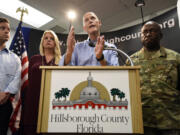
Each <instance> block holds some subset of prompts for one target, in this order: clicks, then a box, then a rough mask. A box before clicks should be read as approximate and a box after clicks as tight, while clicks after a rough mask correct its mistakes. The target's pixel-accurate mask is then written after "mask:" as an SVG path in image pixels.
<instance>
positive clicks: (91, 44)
mask: <svg viewBox="0 0 180 135" xmlns="http://www.w3.org/2000/svg"><path fill="white" fill-rule="evenodd" d="M89 46H90V47H95V44H94V43H93V42H92V41H91V40H90V41H89ZM107 48H115V47H113V46H108V45H106V44H104V50H106V49H107Z"/></svg>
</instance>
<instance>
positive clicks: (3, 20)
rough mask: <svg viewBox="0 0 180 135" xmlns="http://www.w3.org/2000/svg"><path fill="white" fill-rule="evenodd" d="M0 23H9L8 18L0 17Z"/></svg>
mask: <svg viewBox="0 0 180 135" xmlns="http://www.w3.org/2000/svg"><path fill="white" fill-rule="evenodd" d="M0 23H9V21H8V19H6V18H3V17H0Z"/></svg>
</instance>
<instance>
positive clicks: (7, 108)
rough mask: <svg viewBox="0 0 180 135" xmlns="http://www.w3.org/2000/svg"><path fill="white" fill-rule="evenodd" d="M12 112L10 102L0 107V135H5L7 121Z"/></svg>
mask: <svg viewBox="0 0 180 135" xmlns="http://www.w3.org/2000/svg"><path fill="white" fill-rule="evenodd" d="M12 111H13V108H12V104H11V101H10V100H8V101H7V102H6V103H5V104H3V105H0V135H7V130H8V125H9V120H10V117H11V113H12Z"/></svg>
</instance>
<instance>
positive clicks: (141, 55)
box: [139, 46, 167, 59]
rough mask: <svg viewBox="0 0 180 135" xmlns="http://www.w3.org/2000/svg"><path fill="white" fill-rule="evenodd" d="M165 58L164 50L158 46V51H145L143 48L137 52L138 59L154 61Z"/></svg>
mask: <svg viewBox="0 0 180 135" xmlns="http://www.w3.org/2000/svg"><path fill="white" fill-rule="evenodd" d="M166 56H167V54H166V51H165V48H164V47H162V46H160V49H159V50H157V51H153V52H149V51H147V50H145V49H144V47H143V48H142V49H141V50H140V51H139V59H154V58H160V57H166Z"/></svg>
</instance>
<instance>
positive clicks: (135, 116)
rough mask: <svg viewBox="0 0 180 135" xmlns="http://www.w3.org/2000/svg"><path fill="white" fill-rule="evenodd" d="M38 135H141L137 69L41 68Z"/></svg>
mask: <svg viewBox="0 0 180 135" xmlns="http://www.w3.org/2000/svg"><path fill="white" fill-rule="evenodd" d="M41 69H42V81H41V94H40V103H39V114H38V127H37V132H38V133H51V134H52V133H59V134H61V133H62V134H63V133H73V134H74V133H85V134H86V133H106V134H108V133H109V134H113V133H115V134H117V133H118V134H121V133H126V134H133V133H136V134H137V133H139V134H143V120H142V106H141V94H140V82H139V81H140V79H139V69H140V67H138V66H133V67H130V66H118V67H114V66H113V67H112V66H101V67H99V66H95V67H94V66H88V67H87V66H85V67H84V66H63V67H60V66H42V67H41Z"/></svg>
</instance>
